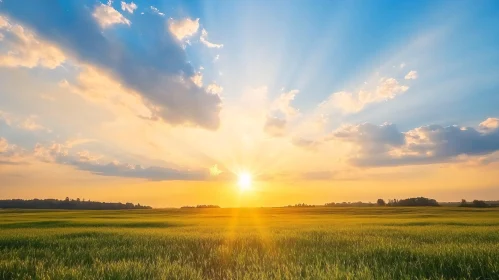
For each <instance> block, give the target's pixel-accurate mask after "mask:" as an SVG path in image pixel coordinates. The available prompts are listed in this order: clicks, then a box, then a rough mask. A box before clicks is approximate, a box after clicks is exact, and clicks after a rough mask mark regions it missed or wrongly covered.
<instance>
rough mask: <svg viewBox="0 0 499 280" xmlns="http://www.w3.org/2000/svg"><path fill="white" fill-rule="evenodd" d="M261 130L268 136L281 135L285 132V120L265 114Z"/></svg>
mask: <svg viewBox="0 0 499 280" xmlns="http://www.w3.org/2000/svg"><path fill="white" fill-rule="evenodd" d="M263 130H264V131H265V133H267V134H268V135H270V136H273V137H282V136H284V135H285V134H286V120H284V119H280V118H277V117H273V116H267V119H266V121H265V125H264V127H263Z"/></svg>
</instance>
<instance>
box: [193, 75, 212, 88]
mask: <svg viewBox="0 0 499 280" xmlns="http://www.w3.org/2000/svg"><path fill="white" fill-rule="evenodd" d="M191 81H192V82H193V83H194V84H195V85H196V86H198V87H202V86H203V74H201V73H200V72H197V73H196V74H194V76H192V77H191ZM208 92H209V91H208Z"/></svg>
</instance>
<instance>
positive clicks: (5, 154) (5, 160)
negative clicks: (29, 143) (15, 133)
mask: <svg viewBox="0 0 499 280" xmlns="http://www.w3.org/2000/svg"><path fill="white" fill-rule="evenodd" d="M22 153H23V150H22V149H21V148H20V147H18V146H16V145H12V144H10V143H9V142H8V141H7V139H5V138H3V137H0V165H18V164H24V162H23V161H22Z"/></svg>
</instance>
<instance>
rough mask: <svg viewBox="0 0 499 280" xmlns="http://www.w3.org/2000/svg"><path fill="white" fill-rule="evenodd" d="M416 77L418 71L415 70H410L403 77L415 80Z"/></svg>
mask: <svg viewBox="0 0 499 280" xmlns="http://www.w3.org/2000/svg"><path fill="white" fill-rule="evenodd" d="M417 78H418V72H417V71H414V70H412V71H410V72H409V73H407V75H405V79H406V80H416V79H417Z"/></svg>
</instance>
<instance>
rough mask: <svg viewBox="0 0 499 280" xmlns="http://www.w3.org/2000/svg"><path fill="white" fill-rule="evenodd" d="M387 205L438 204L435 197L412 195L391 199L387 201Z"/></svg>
mask: <svg viewBox="0 0 499 280" xmlns="http://www.w3.org/2000/svg"><path fill="white" fill-rule="evenodd" d="M388 206H440V205H439V204H438V202H437V201H436V200H435V199H431V198H426V197H412V198H406V199H400V200H397V199H393V200H390V201H389V202H388Z"/></svg>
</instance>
